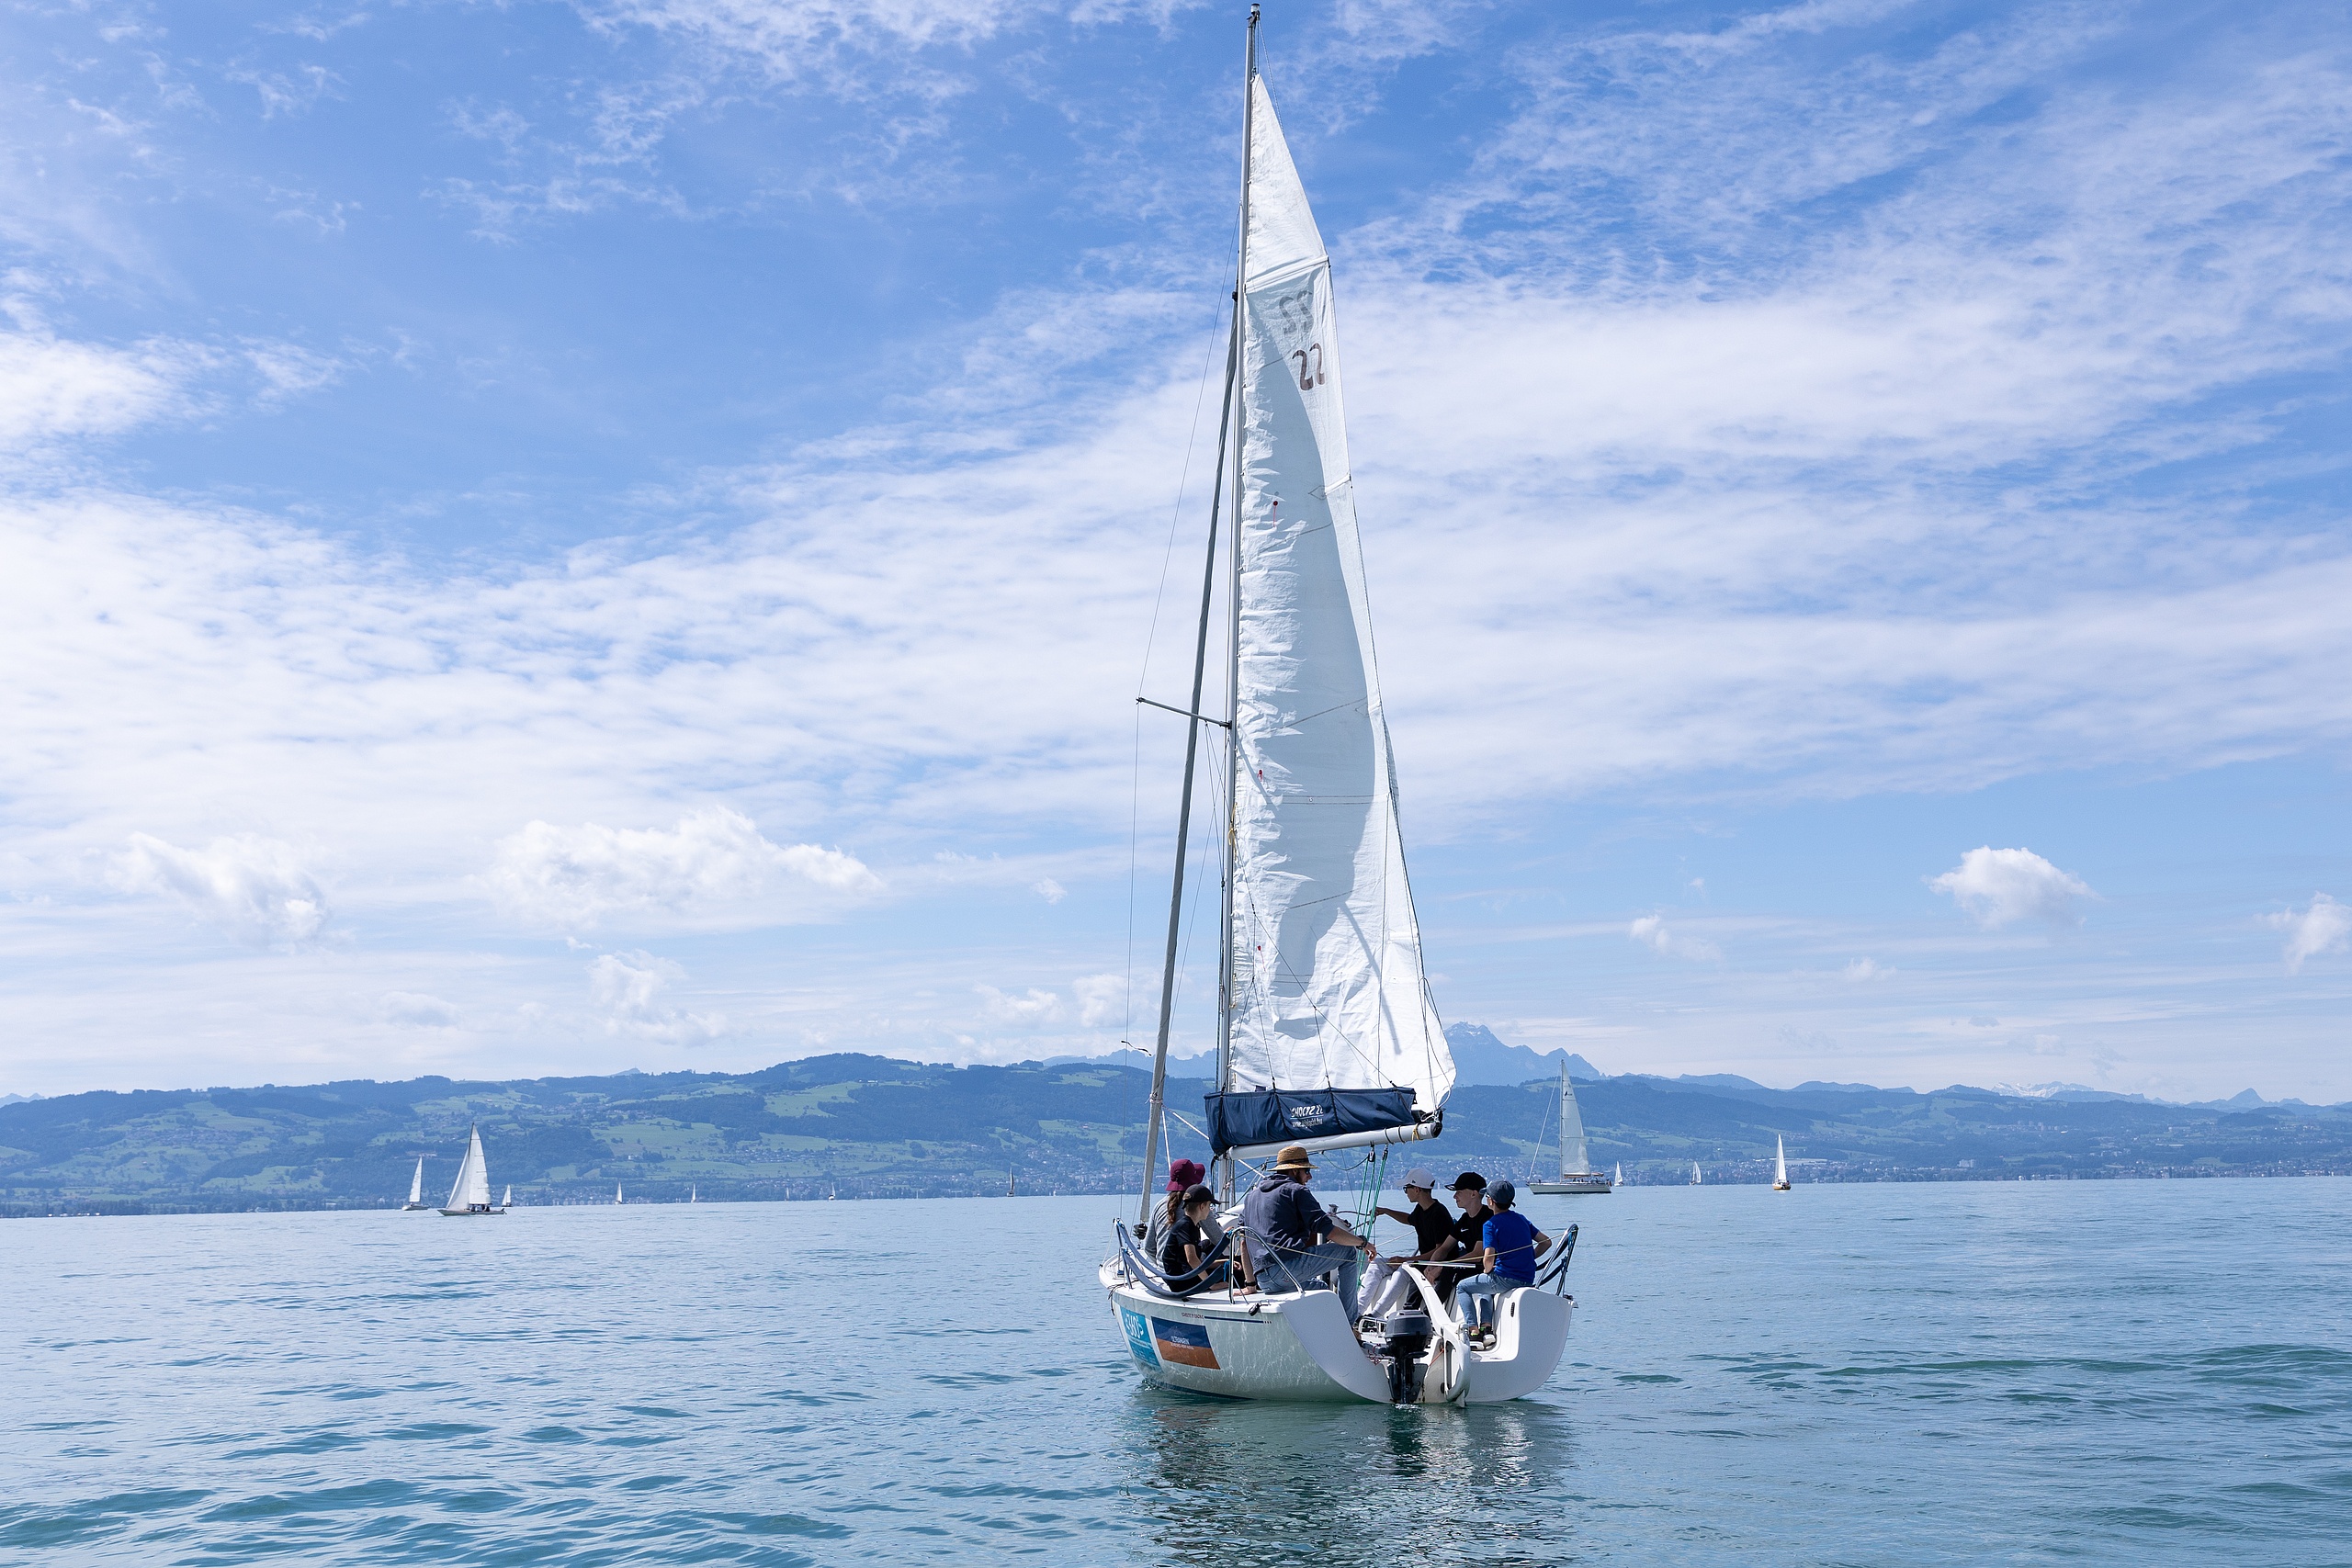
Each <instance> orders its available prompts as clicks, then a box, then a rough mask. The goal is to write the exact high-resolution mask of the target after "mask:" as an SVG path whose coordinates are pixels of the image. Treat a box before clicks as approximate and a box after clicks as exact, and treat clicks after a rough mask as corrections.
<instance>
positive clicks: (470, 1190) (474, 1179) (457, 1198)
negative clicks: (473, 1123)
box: [442, 1127, 490, 1209]
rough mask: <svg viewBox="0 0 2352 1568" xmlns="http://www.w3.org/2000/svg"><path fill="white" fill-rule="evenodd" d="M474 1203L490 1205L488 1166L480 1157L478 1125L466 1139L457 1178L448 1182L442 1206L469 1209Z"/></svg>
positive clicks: (479, 1130)
mask: <svg viewBox="0 0 2352 1568" xmlns="http://www.w3.org/2000/svg"><path fill="white" fill-rule="evenodd" d="M476 1204H480V1205H481V1207H483V1208H485V1209H487V1208H488V1207H490V1166H489V1164H488V1162H486V1161H485V1160H484V1159H483V1158H482V1153H481V1128H480V1127H476V1128H475V1129H474V1130H473V1133H472V1135H471V1136H470V1137H469V1139H468V1140H467V1143H466V1157H465V1158H464V1159H462V1160H460V1161H458V1179H457V1180H455V1181H453V1182H451V1183H450V1184H449V1201H447V1203H445V1204H443V1205H442V1207H443V1208H445V1209H470V1208H472V1207H473V1206H474V1205H476Z"/></svg>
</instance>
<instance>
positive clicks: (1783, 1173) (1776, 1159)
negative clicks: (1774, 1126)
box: [1772, 1133, 1789, 1192]
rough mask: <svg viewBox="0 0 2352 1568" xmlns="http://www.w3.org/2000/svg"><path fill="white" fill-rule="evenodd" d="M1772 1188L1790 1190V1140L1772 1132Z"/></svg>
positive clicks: (1780, 1190)
mask: <svg viewBox="0 0 2352 1568" xmlns="http://www.w3.org/2000/svg"><path fill="white" fill-rule="evenodd" d="M1772 1150H1773V1153H1772V1190H1773V1191H1775V1192H1786V1191H1787V1190H1789V1141H1788V1140H1787V1139H1786V1138H1783V1137H1782V1136H1781V1135H1780V1134H1778V1133H1775V1134H1772Z"/></svg>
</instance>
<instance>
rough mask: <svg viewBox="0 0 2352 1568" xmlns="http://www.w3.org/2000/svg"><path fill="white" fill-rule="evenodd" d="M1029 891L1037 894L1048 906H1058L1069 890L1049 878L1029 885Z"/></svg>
mask: <svg viewBox="0 0 2352 1568" xmlns="http://www.w3.org/2000/svg"><path fill="white" fill-rule="evenodd" d="M1029 891H1030V892H1032V893H1035V895H1036V896H1037V897H1040V898H1043V899H1044V900H1045V901H1046V903H1048V904H1058V903H1060V902H1061V901H1062V898H1063V897H1064V896H1065V895H1066V893H1067V891H1068V890H1067V889H1066V888H1064V887H1063V886H1062V885H1061V884H1060V883H1058V882H1056V881H1055V880H1054V879H1053V878H1052V877H1050V876H1048V877H1044V878H1042V879H1040V880H1038V881H1035V882H1033V883H1031V884H1030V885H1029Z"/></svg>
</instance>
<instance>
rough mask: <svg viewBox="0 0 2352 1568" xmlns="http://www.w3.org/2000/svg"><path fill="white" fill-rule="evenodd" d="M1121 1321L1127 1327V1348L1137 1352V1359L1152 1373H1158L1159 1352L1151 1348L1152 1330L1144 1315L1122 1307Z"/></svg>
mask: <svg viewBox="0 0 2352 1568" xmlns="http://www.w3.org/2000/svg"><path fill="white" fill-rule="evenodd" d="M1119 1321H1120V1323H1122V1324H1123V1325H1125V1327H1126V1330H1127V1348H1128V1349H1130V1350H1132V1351H1134V1352H1135V1357H1136V1360H1138V1361H1141V1362H1142V1363H1143V1364H1144V1365H1145V1367H1147V1368H1148V1369H1149V1370H1150V1371H1155V1372H1156V1371H1159V1351H1157V1350H1155V1349H1153V1348H1152V1347H1151V1328H1150V1325H1148V1324H1146V1323H1145V1322H1144V1320H1143V1314H1141V1313H1139V1312H1136V1311H1133V1310H1131V1309H1129V1308H1127V1307H1121V1308H1120V1309H1119Z"/></svg>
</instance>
